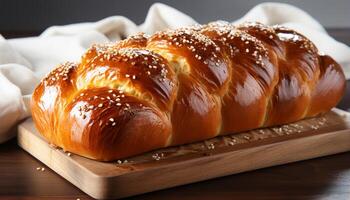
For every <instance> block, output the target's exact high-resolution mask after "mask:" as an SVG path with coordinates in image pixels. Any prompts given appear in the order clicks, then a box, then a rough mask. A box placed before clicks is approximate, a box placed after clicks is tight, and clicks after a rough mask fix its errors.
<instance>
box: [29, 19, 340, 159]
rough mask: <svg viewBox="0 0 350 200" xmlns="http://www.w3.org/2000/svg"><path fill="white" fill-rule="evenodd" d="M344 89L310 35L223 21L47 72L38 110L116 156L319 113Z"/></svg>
mask: <svg viewBox="0 0 350 200" xmlns="http://www.w3.org/2000/svg"><path fill="white" fill-rule="evenodd" d="M344 89H345V77H344V74H343V72H342V69H341V68H340V66H339V65H338V64H337V63H336V62H335V61H334V60H333V59H332V58H330V57H329V56H327V55H320V54H319V53H318V50H317V49H316V47H315V45H314V44H313V43H312V42H310V41H309V40H308V39H307V38H305V37H304V36H303V35H301V34H299V33H297V32H295V31H293V30H289V29H287V28H283V27H280V26H272V27H270V26H265V25H262V24H259V23H245V24H242V25H240V26H236V27H234V26H233V25H231V24H229V23H226V22H222V21H220V22H214V23H210V24H208V25H203V26H199V25H197V26H193V27H187V28H181V29H177V30H167V31H161V32H157V33H155V34H154V35H153V36H151V37H147V36H145V35H143V34H139V35H135V36H132V37H129V38H127V39H126V40H123V41H120V42H117V43H114V44H104V45H94V46H93V47H91V48H90V49H89V50H88V51H87V52H86V54H85V55H84V56H83V57H82V59H81V62H80V63H79V64H75V63H65V64H62V65H60V66H58V67H57V68H56V69H54V70H53V71H52V72H51V73H50V74H49V75H48V76H47V77H46V78H44V79H43V81H42V82H41V83H40V84H39V86H38V87H37V88H36V89H35V92H34V94H33V99H32V113H33V119H34V122H35V124H36V127H37V128H38V130H39V132H40V133H41V134H42V135H43V136H44V137H45V138H46V139H47V140H48V141H49V142H50V143H53V144H54V145H57V146H59V147H62V148H63V149H65V150H67V151H70V152H73V153H76V154H79V155H82V156H85V157H89V158H92V159H97V160H103V161H109V160H114V159H119V158H125V157H129V156H132V155H136V154H140V153H143V152H146V151H150V150H154V149H158V148H162V147H167V146H172V145H179V144H184V143H190V142H194V141H200V140H205V139H208V138H213V137H215V136H217V135H224V134H230V133H236V132H239V131H245V130H250V129H255V128H259V127H266V126H274V125H281V124H286V123H290V122H294V121H297V120H300V119H303V118H307V117H313V116H316V115H318V114H321V113H324V112H327V111H329V110H330V109H331V108H332V107H334V106H335V105H336V104H337V103H338V101H339V100H340V99H341V97H342V95H343V93H344Z"/></svg>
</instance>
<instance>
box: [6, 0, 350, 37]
mask: <svg viewBox="0 0 350 200" xmlns="http://www.w3.org/2000/svg"><path fill="white" fill-rule="evenodd" d="M155 2H162V3H165V4H168V5H170V6H172V7H175V8H177V9H179V10H181V11H183V12H185V13H187V14H189V15H190V16H192V17H193V18H194V19H195V20H197V21H198V22H200V23H205V22H208V21H212V20H216V19H223V20H228V21H233V20H235V19H237V18H239V17H241V16H243V15H244V14H245V13H246V12H247V11H248V10H249V9H250V8H252V7H253V6H254V5H257V4H259V3H261V2H264V1H260V0H238V1H230V0H215V1H211V0H178V1H169V0H160V1H153V0H144V1H143V0H124V1H112V0H100V1H97V0H94V1H93V0H56V1H54V0H0V33H2V34H6V33H8V32H11V31H17V32H18V31H27V32H36V33H38V32H41V31H42V30H44V29H45V28H47V27H49V26H51V25H63V24H70V23H77V22H86V21H97V20H99V19H102V18H105V17H108V16H112V15H123V16H126V17H128V18H130V19H131V20H133V21H134V22H136V23H137V24H140V23H142V22H143V21H144V19H145V16H146V14H147V11H148V8H149V7H150V6H151V5H152V4H153V3H155ZM279 2H286V3H290V4H293V5H296V6H297V7H299V8H302V9H303V10H305V11H307V12H308V13H310V14H311V15H312V16H313V17H315V18H316V19H317V20H319V21H320V22H321V23H322V24H323V25H324V26H326V27H332V28H334V27H350V1H349V0H334V1H330V0H328V1H327V0H315V1H311V0H306V1H301V0H287V1H286V0H282V1H279Z"/></svg>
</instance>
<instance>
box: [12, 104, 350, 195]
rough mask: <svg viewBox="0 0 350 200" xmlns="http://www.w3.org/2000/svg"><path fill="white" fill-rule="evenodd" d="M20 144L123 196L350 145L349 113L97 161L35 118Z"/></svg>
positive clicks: (86, 183)
mask: <svg viewBox="0 0 350 200" xmlns="http://www.w3.org/2000/svg"><path fill="white" fill-rule="evenodd" d="M17 138H18V144H19V145H20V146H21V147H22V148H23V149H25V150H26V151H27V152H29V153H30V154H32V155H33V156H34V157H35V158H37V159H38V160H40V161H42V162H43V163H44V164H45V165H47V166H48V167H49V168H51V169H53V170H54V171H55V172H57V173H58V174H59V175H61V176H62V177H64V178H65V179H67V180H68V181H70V182H71V183H73V184H74V185H75V186H77V187H78V188H80V189H81V190H83V191H84V192H86V193H87V194H89V195H90V196H92V197H94V198H98V199H105V198H121V197H127V196H134V195H137V194H141V193H145V192H151V191H155V190H160V189H164V188H170V187H174V186H178V185H183V184H188V183H193V182H198V181H202V180H207V179H211V178H216V177H221V176H226V175H230V174H235V173H240V172H246V171H251V170H255V169H260V168H264V167H270V166H275V165H281V164H286V163H290V162H295V161H300V160H305V159H311V158H315V157H320V156H325V155H332V154H336V153H340V152H345V151H349V150H350V142H349V141H350V113H347V112H345V111H341V110H339V109H333V110H332V111H331V112H329V113H326V114H325V115H322V116H319V117H316V118H311V119H305V120H302V121H299V122H296V123H291V124H288V125H283V126H278V127H273V128H265V129H258V130H253V131H248V132H243V133H239V134H234V135H230V136H220V137H216V138H214V139H210V140H206V141H204V142H198V143H193V144H188V145H182V146H179V147H169V148H165V149H160V150H157V151H154V152H150V153H146V154H142V155H140V156H137V157H132V158H129V159H128V160H123V161H121V160H119V161H118V162H98V161H94V160H90V159H87V158H83V157H81V156H78V155H72V154H71V153H69V152H64V151H63V150H62V149H59V148H57V147H54V146H52V145H50V144H48V143H47V142H46V141H45V140H44V139H43V138H42V137H41V136H40V134H39V133H38V132H37V130H36V129H35V127H34V123H33V121H32V120H31V119H28V120H26V121H25V122H23V123H22V124H20V125H19V129H18V137H17ZM39 170H41V169H39Z"/></svg>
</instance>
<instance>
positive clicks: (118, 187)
mask: <svg viewBox="0 0 350 200" xmlns="http://www.w3.org/2000/svg"><path fill="white" fill-rule="evenodd" d="M305 139H306V140H307V141H306V142H307V144H312V143H314V144H317V145H316V146H315V145H311V146H307V145H299V144H300V143H303V144H305ZM329 141H333V142H334V141H336V144H337V145H335V146H334V145H332V144H330V143H329ZM298 145H299V146H300V147H301V148H291V147H297V146H298ZM319 146H322V147H323V149H322V150H321V151H320V150H319V149H317V147H319ZM281 148H282V149H289V150H288V151H286V153H284V154H279V155H278V156H277V157H274V156H271V155H273V154H275V152H277V151H280V150H281ZM346 151H350V130H343V131H337V132H332V133H326V134H321V135H315V136H309V137H307V138H298V139H293V140H289V141H282V142H278V143H275V144H269V145H263V146H258V147H255V148H250V149H243V150H240V151H235V152H228V153H224V154H218V155H216V156H213V157H210V158H207V160H205V159H204V160H203V159H194V160H189V161H185V162H183V163H181V164H174V165H172V166H166V167H164V168H157V169H154V170H152V169H151V170H147V171H144V172H135V173H132V174H122V175H121V176H118V177H110V178H109V180H108V184H107V185H106V186H108V189H107V190H108V192H106V193H105V194H106V195H102V196H100V197H102V198H124V197H129V196H132V195H137V194H142V193H147V192H152V191H155V190H161V189H167V188H171V187H175V186H179V185H185V184H189V183H195V182H200V181H203V180H209V179H213V178H218V177H223V176H227V175H233V174H237V173H242V172H248V171H252V170H257V169H262V168H267V167H272V166H278V165H282V164H288V163H292V162H298V161H304V160H308V159H313V158H318V157H322V156H328V155H333V154H337V153H342V152H346ZM262 152H263V153H262ZM300 152H308V153H307V154H299V153H300ZM247 154H249V155H250V156H249V158H250V159H249V160H250V161H249V162H248V163H249V164H248V165H245V163H247V162H242V163H238V164H241V165H239V166H237V165H232V161H233V160H235V161H237V160H240V159H239V157H244V155H247ZM235 157H238V158H235ZM259 157H260V158H261V157H264V158H269V159H264V160H263V162H260V163H257V160H259ZM207 162H209V163H211V164H206V165H203V163H207ZM235 164H237V163H235ZM242 164H243V165H242ZM198 166H200V167H198ZM222 166H225V167H224V169H223V170H214V171H210V170H211V169H219V168H220V167H222ZM167 168H170V169H171V173H170V175H171V176H170V177H168V178H167V179H169V180H170V181H169V180H167V181H164V179H163V178H162V177H161V174H162V173H166V172H167V171H168V169H167ZM193 171H198V172H201V171H205V172H206V174H199V176H196V175H195V174H194V173H193ZM178 172H179V173H178ZM144 173H148V176H150V177H153V178H152V179H153V180H152V182H155V183H153V184H150V183H147V184H145V185H146V187H143V185H140V184H137V182H135V183H133V182H132V181H130V180H133V179H135V180H140V179H142V175H143V174H144ZM178 174H181V177H180V176H179V175H178ZM140 177H141V178H140ZM179 177H180V178H179ZM184 177H185V178H186V180H184V179H183V178H184ZM180 179H181V180H180ZM136 185H138V187H137V191H136V190H133V188H135V187H133V186H136ZM147 185H152V186H153V187H147ZM155 185H157V187H156V188H157V189H155V188H154V186H155ZM130 188H132V189H130Z"/></svg>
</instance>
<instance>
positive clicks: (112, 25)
mask: <svg viewBox="0 0 350 200" xmlns="http://www.w3.org/2000/svg"><path fill="white" fill-rule="evenodd" d="M244 21H258V22H261V23H264V24H267V25H274V24H280V25H283V26H286V27H290V28H293V29H295V30H297V31H298V32H300V33H302V34H304V35H305V36H307V37H308V38H310V39H311V40H312V41H313V42H314V43H315V44H316V46H317V47H318V48H319V50H320V51H321V52H324V53H325V54H329V55H331V56H332V57H333V58H334V59H335V60H337V61H338V62H339V63H340V64H341V65H342V67H343V69H344V71H345V73H346V77H347V78H348V79H349V78H350V48H349V47H348V46H347V45H345V44H343V43H340V42H338V41H336V40H335V39H333V38H332V37H330V36H329V35H328V34H327V32H326V31H325V29H324V28H323V27H322V25H321V24H320V23H319V22H317V21H316V20H315V19H314V18H312V17H311V16H310V15H308V14H307V13H306V12H304V11H303V10H301V9H299V8H296V7H294V6H292V5H288V4H282V3H263V4H259V5H257V6H255V7H254V8H252V9H251V10H250V11H249V12H248V13H247V14H246V15H244V16H243V17H242V18H241V19H238V20H237V21H234V22H233V23H235V24H237V23H241V22H244ZM192 24H196V21H195V20H194V19H192V18H191V17H189V16H188V15H186V14H184V13H182V12H180V11H178V10H176V9H174V8H172V7H169V6H167V5H164V4H161V3H156V4H153V5H152V6H151V7H150V9H149V11H148V14H147V16H146V18H145V21H144V23H143V24H141V25H136V24H135V23H134V22H132V21H131V20H129V19H128V18H125V17H123V16H111V17H107V18H105V19H102V20H100V21H97V22H86V23H79V24H71V25H65V26H52V27H49V28H48V29H46V30H45V31H44V32H43V33H42V34H41V35H40V36H38V37H29V38H19V39H9V40H5V39H4V38H3V37H2V36H1V35H0V142H4V141H6V140H8V139H9V138H11V137H14V136H15V135H14V134H13V133H12V134H9V132H8V130H9V129H10V128H11V127H13V126H15V125H16V123H18V121H20V120H22V119H24V118H26V117H28V116H30V107H29V106H28V105H29V101H30V98H31V93H32V91H33V89H34V88H35V86H36V84H38V82H39V81H40V79H41V78H42V77H43V76H44V75H45V74H47V73H48V72H49V71H50V70H51V69H52V68H53V67H55V66H56V65H57V64H59V63H62V62H64V61H78V60H79V59H80V56H81V55H82V53H83V52H84V51H85V50H86V49H87V48H88V47H90V46H91V45H92V44H93V43H104V42H110V41H118V40H121V39H123V38H125V37H127V36H129V35H133V34H135V33H137V32H145V33H148V34H152V33H154V32H155V31H158V30H163V29H166V28H170V29H174V28H178V27H183V26H188V25H192Z"/></svg>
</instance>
